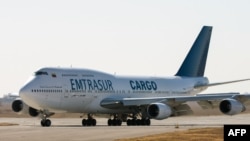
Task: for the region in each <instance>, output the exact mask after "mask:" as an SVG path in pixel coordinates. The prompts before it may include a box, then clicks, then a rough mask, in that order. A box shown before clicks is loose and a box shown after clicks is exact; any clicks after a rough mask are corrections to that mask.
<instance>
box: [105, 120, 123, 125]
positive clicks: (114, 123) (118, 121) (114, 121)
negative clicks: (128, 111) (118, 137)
mask: <svg viewBox="0 0 250 141" xmlns="http://www.w3.org/2000/svg"><path fill="white" fill-rule="evenodd" d="M121 125H122V120H120V119H109V120H108V126H121Z"/></svg>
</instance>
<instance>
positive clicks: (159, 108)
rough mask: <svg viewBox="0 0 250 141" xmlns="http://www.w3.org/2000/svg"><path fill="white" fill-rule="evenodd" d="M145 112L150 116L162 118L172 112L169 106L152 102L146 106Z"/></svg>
mask: <svg viewBox="0 0 250 141" xmlns="http://www.w3.org/2000/svg"><path fill="white" fill-rule="evenodd" d="M147 113H148V115H149V116H150V118H153V119H157V120H162V119H165V118H168V117H169V116H170V115H171V114H172V110H171V108H170V107H169V106H168V105H166V104H163V103H152V104H150V105H149V106H148V107H147Z"/></svg>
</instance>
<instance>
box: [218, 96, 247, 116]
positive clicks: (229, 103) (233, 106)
mask: <svg viewBox="0 0 250 141" xmlns="http://www.w3.org/2000/svg"><path fill="white" fill-rule="evenodd" d="M245 110H246V108H245V106H244V105H243V104H242V103H241V102H239V101H238V100H235V99H230V98H228V99H224V100H222V101H221V102H220V111H221V112H222V113H223V114H226V115H235V114H239V113H241V112H243V111H245Z"/></svg>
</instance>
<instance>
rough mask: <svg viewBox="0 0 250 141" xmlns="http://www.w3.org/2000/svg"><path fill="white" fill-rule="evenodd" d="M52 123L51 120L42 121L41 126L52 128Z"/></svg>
mask: <svg viewBox="0 0 250 141" xmlns="http://www.w3.org/2000/svg"><path fill="white" fill-rule="evenodd" d="M50 125H51V121H50V120H49V119H42V120H41V126H43V127H50Z"/></svg>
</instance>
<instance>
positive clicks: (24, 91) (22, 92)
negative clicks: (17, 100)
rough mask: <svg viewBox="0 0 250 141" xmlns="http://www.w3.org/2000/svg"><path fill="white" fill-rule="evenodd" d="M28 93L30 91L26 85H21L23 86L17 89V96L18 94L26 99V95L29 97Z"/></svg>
mask: <svg viewBox="0 0 250 141" xmlns="http://www.w3.org/2000/svg"><path fill="white" fill-rule="evenodd" d="M29 94H30V91H29V89H28V86H27V85H25V86H23V87H22V88H21V89H20V90H19V96H20V97H21V98H22V99H27V97H29Z"/></svg>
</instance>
